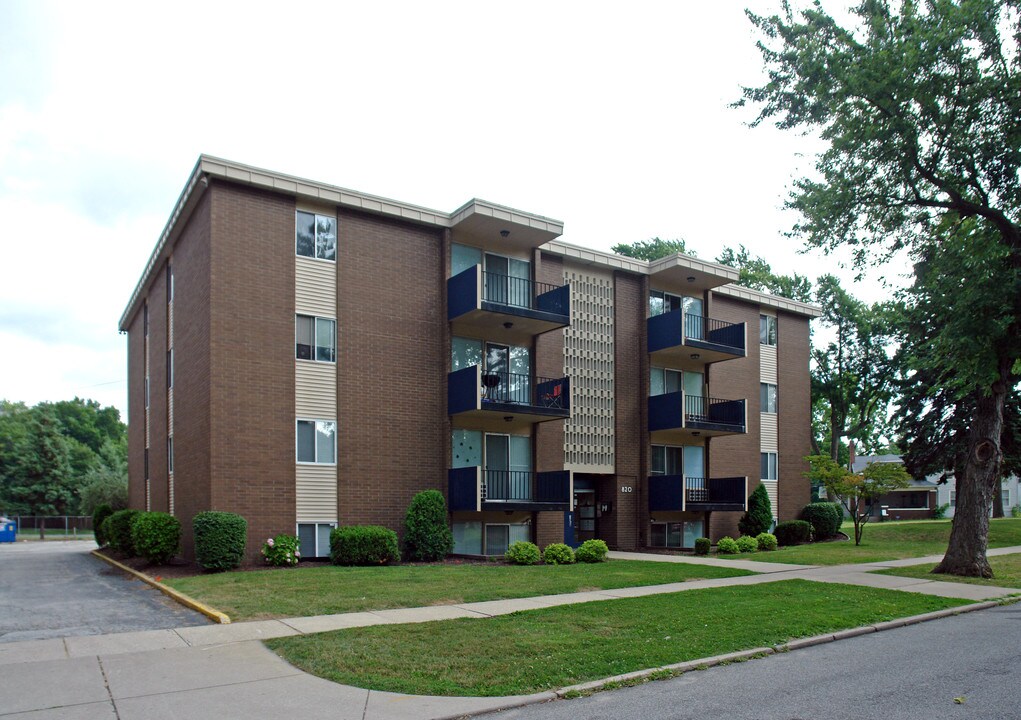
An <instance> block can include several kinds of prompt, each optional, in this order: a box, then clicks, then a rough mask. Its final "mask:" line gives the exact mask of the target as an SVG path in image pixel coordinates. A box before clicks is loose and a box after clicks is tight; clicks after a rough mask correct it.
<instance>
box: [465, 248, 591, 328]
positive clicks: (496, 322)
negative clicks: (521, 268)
mask: <svg viewBox="0 0 1021 720" xmlns="http://www.w3.org/2000/svg"><path fill="white" fill-rule="evenodd" d="M447 319H448V320H449V321H450V322H451V324H452V325H451V332H452V333H453V334H455V335H467V336H471V337H489V338H493V339H499V340H501V341H502V342H511V343H513V342H523V341H525V340H527V339H529V338H531V337H534V336H536V335H541V334H543V333H546V332H549V331H551V330H558V329H560V328H563V327H567V326H568V325H570V324H571V289H570V286H569V285H550V284H548V283H541V282H534V281H532V280H527V279H525V278H516V277H509V276H507V275H501V274H499V273H491V272H484V271H483V270H482V266H481V265H475V266H473V267H470V268H468V269H467V270H465V271H463V272H461V273H458V274H457V275H455V276H454V277H452V278H450V279H449V280H447Z"/></svg>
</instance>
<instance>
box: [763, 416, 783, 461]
mask: <svg viewBox="0 0 1021 720" xmlns="http://www.w3.org/2000/svg"><path fill="white" fill-rule="evenodd" d="M759 422H760V425H759V428H760V429H759V432H760V443H761V445H760V447H761V448H762V451H763V452H777V451H778V450H779V447H780V445H779V432H778V431H777V416H776V415H775V414H774V413H762V416H761V417H760V418H759Z"/></svg>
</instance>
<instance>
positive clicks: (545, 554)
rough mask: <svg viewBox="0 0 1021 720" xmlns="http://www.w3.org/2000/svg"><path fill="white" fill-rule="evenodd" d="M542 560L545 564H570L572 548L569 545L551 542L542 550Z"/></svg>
mask: <svg viewBox="0 0 1021 720" xmlns="http://www.w3.org/2000/svg"><path fill="white" fill-rule="evenodd" d="M542 561H543V562H544V563H546V564H547V565H570V564H572V563H573V562H574V550H572V549H571V546H570V545H564V544H563V543H552V544H550V545H547V546H546V549H545V550H543V551H542Z"/></svg>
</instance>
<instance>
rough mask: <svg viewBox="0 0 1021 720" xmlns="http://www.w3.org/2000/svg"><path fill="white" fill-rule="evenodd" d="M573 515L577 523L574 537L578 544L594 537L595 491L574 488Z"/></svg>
mask: <svg viewBox="0 0 1021 720" xmlns="http://www.w3.org/2000/svg"><path fill="white" fill-rule="evenodd" d="M574 517H575V522H576V523H577V525H576V528H575V539H576V541H577V542H578V543H579V544H580V543H583V542H585V541H586V540H593V539H595V537H596V493H595V490H575V492H574Z"/></svg>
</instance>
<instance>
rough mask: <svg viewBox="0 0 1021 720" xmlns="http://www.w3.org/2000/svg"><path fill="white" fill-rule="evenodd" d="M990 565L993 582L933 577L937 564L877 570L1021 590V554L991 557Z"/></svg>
mask: <svg viewBox="0 0 1021 720" xmlns="http://www.w3.org/2000/svg"><path fill="white" fill-rule="evenodd" d="M989 565H990V567H992V568H993V578H992V579H991V580H986V579H985V578H969V577H958V576H957V575H933V574H932V569H933V568H934V567H936V565H935V564H928V565H914V566H912V567H906V568H891V569H889V570H877V571H876V572H877V573H879V574H881V575H897V576H898V577H913V578H923V579H925V580H946V581H947V582H962V583H970V584H972V585H996V586H998V587H1007V588H1021V553H1018V554H1016V555H1000V556H999V557H991V558H989Z"/></svg>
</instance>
